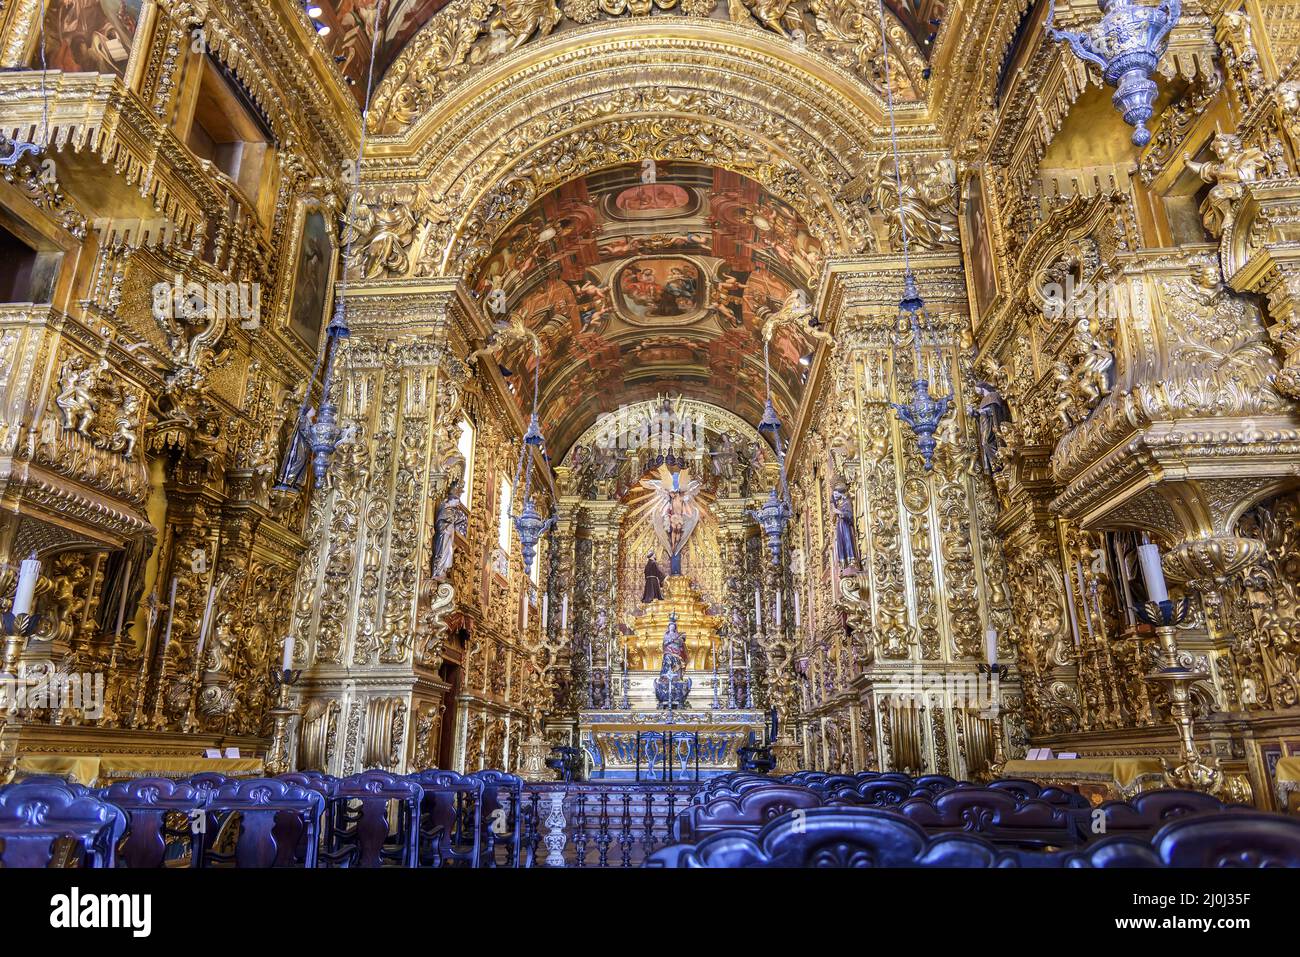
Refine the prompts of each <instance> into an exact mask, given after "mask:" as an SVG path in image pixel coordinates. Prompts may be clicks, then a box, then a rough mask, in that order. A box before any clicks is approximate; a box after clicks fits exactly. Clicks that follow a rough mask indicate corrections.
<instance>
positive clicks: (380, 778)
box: [323, 770, 424, 867]
mask: <svg viewBox="0 0 1300 957" xmlns="http://www.w3.org/2000/svg"><path fill="white" fill-rule="evenodd" d="M333 788H334V794H333V796H332V797H331V798H330V803H331V806H332V807H334V808H337V811H335V812H334V813H331V815H330V826H331V831H330V833H329V835H328V836H327V839H326V846H327V850H326V852H325V854H324V855H323V858H324V859H325V860H326V861H327V862H329V863H331V864H346V865H347V866H349V867H381V866H383V865H384V864H396V865H399V866H402V867H416V866H418V864H419V854H420V829H419V820H420V804H421V802H422V801H423V799H424V789H423V788H422V787H420V785H419V784H417V783H416V782H415V781H413V780H411V779H410V778H405V777H399V776H397V775H396V774H389V773H388V772H387V771H378V770H372V771H362V772H361V773H360V774H353V775H351V776H349V777H346V778H341V779H339V780H338V781H337V782H335V783H334V784H333Z"/></svg>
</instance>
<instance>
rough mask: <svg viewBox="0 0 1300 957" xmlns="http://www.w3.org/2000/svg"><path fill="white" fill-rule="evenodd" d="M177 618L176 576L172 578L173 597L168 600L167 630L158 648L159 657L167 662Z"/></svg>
mask: <svg viewBox="0 0 1300 957" xmlns="http://www.w3.org/2000/svg"><path fill="white" fill-rule="evenodd" d="M175 617H176V576H175V575H173V576H172V587H171V596H170V597H169V598H168V599H167V628H166V629H165V630H164V631H163V640H162V644H161V645H160V646H159V647H158V656H159V657H160V658H161V659H162V660H163V661H166V660H167V646H168V645H169V644H171V640H172V621H173V619H175Z"/></svg>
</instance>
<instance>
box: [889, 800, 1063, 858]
mask: <svg viewBox="0 0 1300 957" xmlns="http://www.w3.org/2000/svg"><path fill="white" fill-rule="evenodd" d="M899 811H900V812H901V813H902V814H903V815H904V816H905V817H906V818H907V819H908V820H910V821H913V822H914V823H916V824H919V825H920V826H921V827H923V828H925V830H926V831H927V832H929V833H931V834H935V833H944V832H948V833H954V832H956V833H970V834H979V835H980V836H982V837H985V838H987V839H989V840H991V841H993V842H994V843H997V844H1006V845H1013V846H1017V847H1074V846H1076V845H1077V844H1079V843H1080V839H1079V834H1078V831H1077V829H1076V827H1075V823H1074V818H1073V817H1072V816H1071V815H1070V814H1069V813H1068V811H1067V809H1065V808H1060V807H1054V806H1053V805H1051V804H1047V803H1046V802H1044V801H1040V800H1038V799H1037V798H1026V799H1024V800H1017V799H1016V797H1015V795H1014V794H1011V793H1008V792H1007V791H1005V790H995V789H991V788H954V789H952V790H951V791H945V792H944V793H943V794H940V795H938V796H937V797H934V798H926V797H914V798H911V799H910V800H907V801H904V802H903V804H902V805H901V806H900V807H899Z"/></svg>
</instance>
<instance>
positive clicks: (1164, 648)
mask: <svg viewBox="0 0 1300 957" xmlns="http://www.w3.org/2000/svg"><path fill="white" fill-rule="evenodd" d="M1191 607H1192V601H1191V598H1190V597H1185V598H1183V600H1182V602H1181V604H1178V605H1175V604H1174V603H1173V602H1172V601H1170V600H1169V599H1168V598H1166V599H1164V600H1163V601H1158V602H1157V601H1152V602H1148V603H1147V604H1146V605H1143V606H1140V607H1138V609H1137V614H1138V617H1139V618H1141V619H1142V621H1144V622H1146V623H1147V624H1148V625H1151V626H1152V627H1154V628H1155V630H1156V639H1157V640H1158V641H1159V642H1160V667H1159V668H1157V669H1156V670H1155V671H1153V672H1152V673H1151V674H1149V675H1147V680H1148V681H1150V682H1153V683H1154V684H1156V685H1164V686H1165V689H1166V692H1167V694H1168V697H1169V717H1170V719H1171V720H1172V721H1173V723H1174V729H1175V730H1176V731H1177V732H1178V739H1179V742H1180V744H1181V747H1182V758H1183V763H1182V764H1179V765H1177V766H1174V765H1172V764H1171V763H1170V762H1169V761H1168V760H1166V759H1164V758H1162V759H1161V764H1163V765H1164V769H1165V781H1166V782H1167V783H1168V784H1169V786H1170V787H1176V788H1185V789H1189V790H1193V791H1204V792H1206V793H1208V794H1217V793H1218V792H1219V791H1221V790H1223V786H1224V777H1223V771H1222V770H1221V769H1220V768H1219V759H1218V758H1214V759H1213V761H1212V763H1210V764H1206V763H1204V762H1203V761H1202V760H1201V752H1200V750H1199V749H1198V748H1197V747H1196V741H1195V739H1194V738H1193V735H1192V731H1193V722H1192V685H1194V684H1195V683H1196V682H1198V681H1203V680H1204V679H1206V678H1208V677H1209V675H1207V674H1206V673H1205V672H1203V671H1193V670H1192V669H1191V668H1188V667H1186V666H1184V665H1183V663H1182V661H1181V660H1180V659H1181V657H1182V656H1181V655H1180V653H1179V651H1178V626H1179V625H1181V624H1183V623H1184V622H1185V621H1187V619H1188V618H1189V617H1190V616H1191Z"/></svg>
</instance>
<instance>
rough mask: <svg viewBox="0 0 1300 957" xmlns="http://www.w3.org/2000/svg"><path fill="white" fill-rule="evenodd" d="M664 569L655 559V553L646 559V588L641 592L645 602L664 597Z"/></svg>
mask: <svg viewBox="0 0 1300 957" xmlns="http://www.w3.org/2000/svg"><path fill="white" fill-rule="evenodd" d="M663 584H664V570H663V569H662V568H660V567H659V563H658V562H657V561H655V553H654V552H651V553H650V557H649V558H647V559H646V560H645V588H644V590H643V591H642V592H641V600H642V601H643V602H652V601H658V600H659V599H661V598H663V597H664V589H663Z"/></svg>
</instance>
